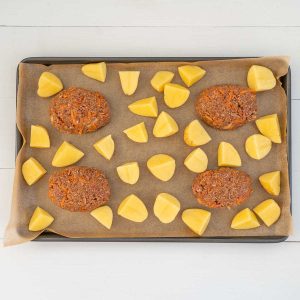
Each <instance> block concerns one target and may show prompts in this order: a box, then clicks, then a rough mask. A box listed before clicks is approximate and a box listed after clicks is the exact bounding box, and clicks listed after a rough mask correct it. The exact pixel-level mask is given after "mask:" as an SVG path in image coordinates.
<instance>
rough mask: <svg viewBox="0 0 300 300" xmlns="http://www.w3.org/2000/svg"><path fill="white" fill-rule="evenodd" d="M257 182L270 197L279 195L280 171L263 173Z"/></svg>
mask: <svg viewBox="0 0 300 300" xmlns="http://www.w3.org/2000/svg"><path fill="white" fill-rule="evenodd" d="M258 179H259V182H260V184H261V185H262V186H263V188H264V189H265V190H266V191H267V192H268V193H269V194H271V195H274V196H278V195H279V194H280V171H274V172H269V173H265V174H263V175H261V176H259V178H258Z"/></svg>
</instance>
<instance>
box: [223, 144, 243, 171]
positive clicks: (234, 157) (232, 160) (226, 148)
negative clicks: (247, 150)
mask: <svg viewBox="0 0 300 300" xmlns="http://www.w3.org/2000/svg"><path fill="white" fill-rule="evenodd" d="M241 165H242V161H241V157H240V155H239V153H238V152H237V150H236V149H235V148H234V147H233V145H231V144H230V143H226V142H221V143H220V144H219V148H218V166H219V167H240V166H241Z"/></svg>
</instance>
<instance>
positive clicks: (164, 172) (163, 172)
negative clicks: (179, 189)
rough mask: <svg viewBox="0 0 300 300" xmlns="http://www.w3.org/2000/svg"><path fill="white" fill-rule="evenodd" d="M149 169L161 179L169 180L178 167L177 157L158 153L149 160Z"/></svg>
mask: <svg viewBox="0 0 300 300" xmlns="http://www.w3.org/2000/svg"><path fill="white" fill-rule="evenodd" d="M147 167H148V169H149V171H150V172H151V173H152V174H153V175H154V176H155V177H156V178H158V179H160V180H161V181H169V180H170V179H171V178H172V177H173V175H174V173H175V168H176V162H175V159H174V158H173V157H171V156H169V155H166V154H156V155H153V156H152V157H150V158H149V159H148V161H147Z"/></svg>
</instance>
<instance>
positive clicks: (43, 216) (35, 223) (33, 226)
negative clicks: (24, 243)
mask: <svg viewBox="0 0 300 300" xmlns="http://www.w3.org/2000/svg"><path fill="white" fill-rule="evenodd" d="M53 221H54V218H53V217H52V216H51V215H50V214H49V213H48V212H47V211H45V210H44V209H42V208H40V207H39V206H38V207H37V208H36V209H35V210H34V212H33V214H32V217H31V219H30V221H29V225H28V229H29V231H41V230H44V229H45V228H47V227H48V226H49V225H50V224H51V223H52V222H53Z"/></svg>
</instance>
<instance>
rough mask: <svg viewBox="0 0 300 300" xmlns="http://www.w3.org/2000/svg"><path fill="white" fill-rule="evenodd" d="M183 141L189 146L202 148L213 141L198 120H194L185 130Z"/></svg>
mask: <svg viewBox="0 0 300 300" xmlns="http://www.w3.org/2000/svg"><path fill="white" fill-rule="evenodd" d="M183 139H184V141H185V143H186V144H187V145H189V146H201V145H205V144H207V143H208V142H210V141H211V137H210V136H209V134H208V133H207V131H206V130H205V129H204V127H203V126H202V125H201V123H200V122H199V121H198V120H193V121H192V122H191V123H190V124H189V125H188V126H187V127H186V128H185V130H184V134H183Z"/></svg>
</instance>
